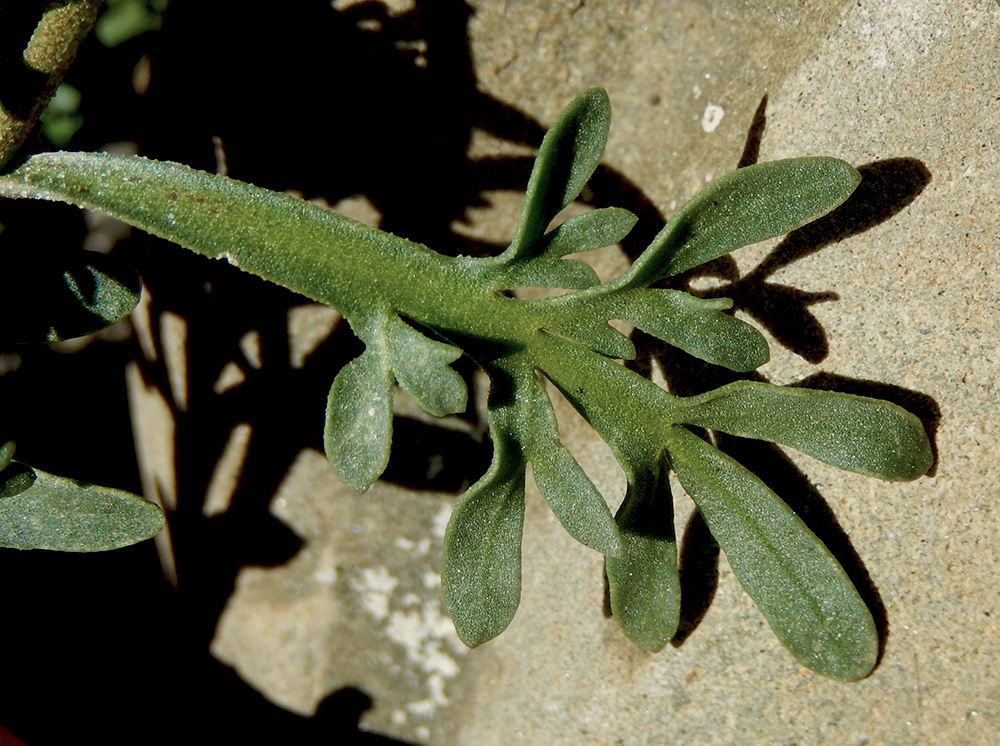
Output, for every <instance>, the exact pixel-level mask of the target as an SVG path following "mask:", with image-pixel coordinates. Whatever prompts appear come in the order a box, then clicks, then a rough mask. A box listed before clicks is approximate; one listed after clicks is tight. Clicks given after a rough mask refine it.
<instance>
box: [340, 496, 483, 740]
mask: <svg viewBox="0 0 1000 746" xmlns="http://www.w3.org/2000/svg"><path fill="white" fill-rule="evenodd" d="M450 516H451V504H450V503H449V502H447V501H442V503H441V507H440V509H439V510H438V512H437V513H436V514H434V515H433V516H431V517H430V524H431V525H430V530H429V531H428V533H429V534H430V536H425V537H423V538H420V539H410V538H407V537H405V536H397V537H395V538H394V539H392V543H391V545H389V546H391V547H393V548H395V549H397V550H399V551H400V552H401V553H402V554H403V557H401V558H399V559H401V560H402V562H398V561H397V558H395V557H387V558H386V562H387V564H388V565H389V567H393V568H398V567H400V566H403V567H406V570H405V571H403V572H402V573H401V574H400V577H395V576H393V575H392V574H391V573H390V571H389V570H388V569H387V568H386V567H385V566H380V567H374V568H365V569H361V570H358V571H357V577H356V578H355V579H354V580H352V581H351V587H352V588H353V589H354V590H355V591H356V592H357V593H358V594H359V600H360V603H361V606H362V607H363V608H364V609H365V611H366V612H367V613H368V614H369V615H370V616H371V617H372V619H374V620H375V621H376V622H377V623H379V624H380V625H384V626H382V632H383V633H384V634H385V637H386V639H388V640H389V641H390V642H391V643H392V644H393V646H394V647H396V649H397V650H399V651H400V653H401V657H402V658H405V663H404V664H401V667H402V668H403V669H404V670H406V672H407V674H406V676H407V677H409V676H413V677H415V678H416V680H417V682H422V683H423V687H422V689H423V691H422V692H421V687H420V686H419V684H418V687H417V689H416V691H417V692H418V693H419V694H420V695H422V696H418V698H414V699H411V700H410V701H404V702H403V703H401V705H402V706H401V707H399V708H398V709H396V710H394V711H393V713H392V716H391V720H392V722H393V724H394V725H397V726H400V725H404V724H406V723H408V722H410V720H411V719H413V720H415V721H416V722H413V723H412V727H413V728H414V730H413V733H414V734H415V735H416V736H417V738H418V739H419V740H426V737H425V736H422V735H420V733H419V731H421V730H427V728H426V725H427V721H429V720H430V719H432V718H433V717H434V716H435V715H436V713H437V711H438V710H439V709H440V708H442V707H445V706H447V705H448V704H449V702H450V699H449V697H448V694H447V684H448V681H449V680H451V679H453V678H454V677H456V676H458V674H459V673H460V671H461V667H460V666H459V659H460V657H461V656H462V655H464V654H465V652H466V647H465V646H464V645H463V644H462V642H461V640H459V639H458V634H457V633H456V632H455V625H454V623H453V622H452V621H451V619H450V618H449V617H448V616H447V614H445V612H444V609H443V607H442V602H441V598H440V593H441V591H440V588H441V575H440V573H439V572H438V568H437V560H435V559H432V557H436V556H438V554H439V552H440V547H441V540H442V539H443V537H444V531H445V526H446V525H447V523H448V518H449V517H450ZM432 550H433V551H432ZM424 557H426V558H427V559H426V560H423V561H419V560H420V558H424ZM415 560H418V561H419V563H415ZM396 572H397V573H398V572H399V571H398V570H397V571H396Z"/></svg>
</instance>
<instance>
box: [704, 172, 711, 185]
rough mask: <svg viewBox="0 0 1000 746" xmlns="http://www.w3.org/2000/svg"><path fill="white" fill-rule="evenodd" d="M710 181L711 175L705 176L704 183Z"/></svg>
mask: <svg viewBox="0 0 1000 746" xmlns="http://www.w3.org/2000/svg"><path fill="white" fill-rule="evenodd" d="M711 181H712V174H705V183H706V184H708V183H710V182H711Z"/></svg>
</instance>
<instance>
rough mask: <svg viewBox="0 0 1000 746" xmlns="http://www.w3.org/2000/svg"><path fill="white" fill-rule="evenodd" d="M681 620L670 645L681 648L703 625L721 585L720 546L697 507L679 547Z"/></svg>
mask: <svg viewBox="0 0 1000 746" xmlns="http://www.w3.org/2000/svg"><path fill="white" fill-rule="evenodd" d="M678 559H679V565H680V577H681V620H680V624H679V625H678V627H677V634H676V635H674V639H673V640H671V641H670V644H671V645H673V646H674V647H675V648H679V647H680V646H681V645H683V644H684V642H685V641H686V640H687V639H688V637H690V635H691V633H692V632H694V630H695V629H696V628H697V627H698V625H699V624H701V620H702V619H704V618H705V614H707V613H708V607H709V606H711V605H712V600H713V599H714V598H715V592H716V590H718V588H719V545H718V544H717V543H716V541H715V538H714V537H713V536H712V532H711V531H709V530H708V525H707V524H706V523H705V519H704V518H702V517H701V513H700V512H699V511H698V510H697V509H696V510H695V511H694V512H693V513H692V514H691V518H690V519H689V520H688V524H687V526H686V527H685V528H684V537H683V539H682V540H681V546H680V556H679V558H678Z"/></svg>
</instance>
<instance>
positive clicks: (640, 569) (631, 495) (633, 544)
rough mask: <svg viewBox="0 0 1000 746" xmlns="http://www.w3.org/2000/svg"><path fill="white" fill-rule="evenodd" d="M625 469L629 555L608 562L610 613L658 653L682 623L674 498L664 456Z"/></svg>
mask: <svg viewBox="0 0 1000 746" xmlns="http://www.w3.org/2000/svg"><path fill="white" fill-rule="evenodd" d="M623 466H625V467H626V469H625V470H626V474H627V476H628V490H627V491H626V494H625V500H624V502H622V504H621V507H620V508H619V509H618V513H617V514H616V516H615V519H616V520H617V522H618V527H619V529H620V530H621V534H622V541H623V543H624V552H623V553H622V554H621V556H620V557H613V556H608V557H607V558H606V560H605V570H606V572H607V576H608V587H609V590H610V594H611V612H612V614H613V615H614V617H615V621H616V622H618V626H619V627H620V628H621V630H622V632H624V633H625V636H626V637H628V639H630V640H631V641H632V642H634V643H635V644H636V645H639V646H640V647H642V648H645V649H646V650H651V651H653V652H656V651H658V650H661V649H662V648H663V646H664V645H666V644H667V643H668V642H670V640H671V639H673V637H674V635H675V634H677V627H678V625H679V623H680V610H681V588H680V576H679V574H678V567H677V540H676V537H675V536H674V516H673V513H674V510H673V498H672V496H671V494H670V483H669V481H668V479H667V469H666V468H665V464H664V463H663V458H662V456H661V457H659V459H657V460H651V461H650V462H649V463H648V464H647V463H643V464H642V465H639V464H636V465H629V464H627V463H626V464H623Z"/></svg>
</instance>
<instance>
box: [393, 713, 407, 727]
mask: <svg viewBox="0 0 1000 746" xmlns="http://www.w3.org/2000/svg"><path fill="white" fill-rule="evenodd" d="M392 724H393V725H406V713H405V712H403V711H402V710H393V711H392Z"/></svg>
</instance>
